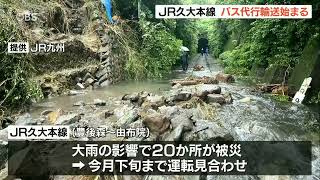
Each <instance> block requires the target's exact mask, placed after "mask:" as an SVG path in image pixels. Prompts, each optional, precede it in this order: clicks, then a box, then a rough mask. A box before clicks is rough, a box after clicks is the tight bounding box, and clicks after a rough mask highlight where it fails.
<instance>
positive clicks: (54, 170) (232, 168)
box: [8, 141, 311, 176]
mask: <svg viewBox="0 0 320 180" xmlns="http://www.w3.org/2000/svg"><path fill="white" fill-rule="evenodd" d="M8 146H9V162H8V165H9V174H10V175H16V176H43V175H97V174H104V175H113V174H117V175H181V174H182V175H201V174H203V173H206V174H212V175H217V174H219V175H220V174H221V175H311V142H298V141H295V142H287V141H286V142H267V141H261V142H258V141H254V142H252V141H250V142H249V141H248V142H219V143H218V142H181V143H177V142H150V141H146V142H143V141H142V142H103V141H90V142H86V141H29V142H26V141H9V144H8ZM292 154H295V156H292Z"/></svg>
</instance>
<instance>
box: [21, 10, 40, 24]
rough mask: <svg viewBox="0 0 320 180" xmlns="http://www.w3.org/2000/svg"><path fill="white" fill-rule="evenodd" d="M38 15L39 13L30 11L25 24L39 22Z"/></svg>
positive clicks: (25, 15) (26, 14)
mask: <svg viewBox="0 0 320 180" xmlns="http://www.w3.org/2000/svg"><path fill="white" fill-rule="evenodd" d="M37 15H38V13H31V12H30V11H28V12H26V13H25V14H24V21H25V22H30V21H33V22H34V21H37V19H38V18H37Z"/></svg>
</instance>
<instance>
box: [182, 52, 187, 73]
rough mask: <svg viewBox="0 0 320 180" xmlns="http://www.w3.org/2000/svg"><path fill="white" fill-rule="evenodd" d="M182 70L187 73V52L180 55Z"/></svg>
mask: <svg viewBox="0 0 320 180" xmlns="http://www.w3.org/2000/svg"><path fill="white" fill-rule="evenodd" d="M182 69H183V71H187V69H188V52H187V51H184V52H183V54H182Z"/></svg>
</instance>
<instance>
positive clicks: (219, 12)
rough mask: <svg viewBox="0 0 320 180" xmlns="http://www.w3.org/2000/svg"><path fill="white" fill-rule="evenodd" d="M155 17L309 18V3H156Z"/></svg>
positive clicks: (310, 14)
mask: <svg viewBox="0 0 320 180" xmlns="http://www.w3.org/2000/svg"><path fill="white" fill-rule="evenodd" d="M155 13H156V14H155V16H156V18H157V19H184V18H194V19H196V18H197V19H199V18H204V19H206V18H213V19H310V18H312V6H311V5H156V11H155Z"/></svg>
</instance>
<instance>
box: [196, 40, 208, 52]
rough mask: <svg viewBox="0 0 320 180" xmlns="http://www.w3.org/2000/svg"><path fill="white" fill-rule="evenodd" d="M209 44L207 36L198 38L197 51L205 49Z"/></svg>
mask: <svg viewBox="0 0 320 180" xmlns="http://www.w3.org/2000/svg"><path fill="white" fill-rule="evenodd" d="M208 45H209V41H208V39H207V38H200V39H199V40H198V53H201V49H202V48H203V49H205V48H206V47H208Z"/></svg>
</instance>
